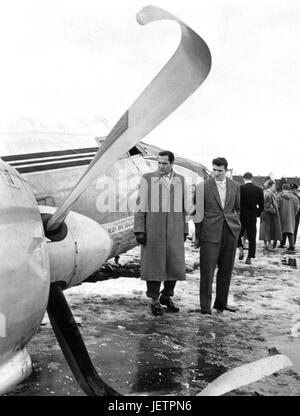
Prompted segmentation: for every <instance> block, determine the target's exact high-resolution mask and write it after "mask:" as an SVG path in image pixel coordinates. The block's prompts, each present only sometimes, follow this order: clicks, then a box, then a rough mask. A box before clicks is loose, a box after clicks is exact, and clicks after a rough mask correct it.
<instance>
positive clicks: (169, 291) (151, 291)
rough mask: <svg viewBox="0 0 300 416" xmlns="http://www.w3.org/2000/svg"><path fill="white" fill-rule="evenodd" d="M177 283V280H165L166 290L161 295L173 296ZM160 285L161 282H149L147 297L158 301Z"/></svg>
mask: <svg viewBox="0 0 300 416" xmlns="http://www.w3.org/2000/svg"><path fill="white" fill-rule="evenodd" d="M176 282H177V280H165V281H164V288H163V290H162V291H161V293H162V294H163V295H165V296H173V295H174V288H175V285H176ZM160 284H161V282H160V281H156V280H155V281H154V280H147V292H146V295H147V297H148V298H151V299H157V298H158V296H159V289H160Z"/></svg>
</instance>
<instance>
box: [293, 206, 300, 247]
mask: <svg viewBox="0 0 300 416" xmlns="http://www.w3.org/2000/svg"><path fill="white" fill-rule="evenodd" d="M299 218H300V210H299V211H298V212H297V215H296V217H295V230H294V243H295V244H296V241H297V234H298V227H299Z"/></svg>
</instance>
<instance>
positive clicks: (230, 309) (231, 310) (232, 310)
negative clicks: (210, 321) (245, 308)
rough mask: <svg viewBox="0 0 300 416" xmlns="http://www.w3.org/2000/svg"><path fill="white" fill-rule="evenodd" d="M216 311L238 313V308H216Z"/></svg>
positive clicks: (227, 306)
mask: <svg viewBox="0 0 300 416" xmlns="http://www.w3.org/2000/svg"><path fill="white" fill-rule="evenodd" d="M214 309H216V310H217V311H218V312H219V313H221V312H223V311H228V312H237V311H238V308H236V307H234V306H229V305H226V306H224V308H216V307H214Z"/></svg>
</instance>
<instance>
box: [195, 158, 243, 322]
mask: <svg viewBox="0 0 300 416" xmlns="http://www.w3.org/2000/svg"><path fill="white" fill-rule="evenodd" d="M212 167H213V175H214V177H213V178H210V179H206V180H205V181H204V182H201V183H200V184H199V185H197V186H196V200H195V203H196V214H195V217H194V222H195V228H196V237H197V240H198V241H199V244H200V307H201V313H202V314H210V315H212V310H211V300H212V283H213V277H214V272H215V268H216V266H218V272H217V282H216V283H217V284H216V299H215V302H214V309H217V311H218V312H223V311H224V310H227V311H230V312H236V308H234V307H232V306H230V305H228V304H227V299H228V293H229V286H230V280H231V275H232V270H233V265H234V260H235V252H236V246H237V240H238V237H239V233H240V229H241V223H240V219H239V210H240V187H239V184H238V183H237V182H235V181H233V180H231V179H230V178H228V177H227V176H226V172H227V167H228V162H227V160H226V159H225V158H223V157H218V158H215V159H214V160H213V161H212Z"/></svg>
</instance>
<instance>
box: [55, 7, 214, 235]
mask: <svg viewBox="0 0 300 416" xmlns="http://www.w3.org/2000/svg"><path fill="white" fill-rule="evenodd" d="M164 19H169V20H173V21H175V22H177V23H178V24H179V25H180V28H181V41H180V43H179V46H178V48H177V50H176V51H175V53H174V54H173V56H172V57H171V58H170V60H169V61H168V62H167V64H166V65H165V66H164V67H163V68H162V70H161V71H160V72H159V73H158V74H157V75H156V77H155V78H154V79H153V80H152V81H151V83H150V84H149V85H148V86H147V87H146V88H145V90H144V91H143V92H142V93H141V94H140V96H139V97H138V98H137V99H136V101H135V102H134V103H133V104H132V105H131V107H130V108H129V109H128V110H127V111H126V112H125V114H124V115H123V116H122V117H121V118H120V120H119V121H118V122H117V124H116V125H115V126H114V127H113V129H112V130H111V132H110V133H109V134H108V136H107V138H106V140H105V141H104V143H103V144H102V146H101V148H100V149H99V151H98V153H97V154H96V155H95V157H94V159H93V160H92V162H91V163H90V165H89V167H88V168H87V170H86V171H85V173H84V174H83V175H82V177H81V178H80V180H79V181H78V183H77V184H76V185H75V186H74V188H73V190H72V191H71V192H70V194H69V195H68V196H67V197H66V199H65V201H64V202H63V204H62V205H61V206H60V208H58V210H57V211H56V212H55V213H54V215H53V216H52V218H50V220H49V222H48V224H47V230H48V231H51V230H55V229H56V228H57V227H58V226H59V225H60V224H61V223H62V222H63V221H64V219H65V217H66V216H67V214H68V212H69V210H70V208H71V206H72V205H73V203H74V202H75V201H77V199H78V198H79V197H80V195H81V194H82V193H83V192H84V191H85V189H86V188H87V187H88V186H89V185H90V184H91V183H92V182H93V181H94V180H95V179H96V178H97V177H98V176H99V175H100V173H101V172H103V171H104V170H105V168H107V167H108V166H110V165H111V164H112V163H114V162H115V161H116V160H117V159H118V158H119V157H120V156H122V155H123V154H124V153H126V152H127V151H128V150H129V149H131V147H133V146H134V145H135V144H136V143H138V142H139V141H140V140H142V138H143V137H144V136H146V135H147V134H148V133H149V132H150V131H151V130H153V129H154V128H155V127H156V126H157V125H158V124H159V123H161V122H162V121H163V120H164V119H165V118H166V117H167V116H168V115H170V114H171V113H172V112H173V111H174V110H175V109H176V108H177V107H178V106H179V105H180V104H182V103H183V102H184V101H185V100H186V99H187V98H188V97H189V96H190V95H191V94H192V93H193V92H194V91H195V90H196V89H197V88H198V87H199V85H201V84H202V82H203V81H204V80H205V78H206V77H207V75H208V73H209V71H210V68H211V54H210V50H209V48H208V46H207V45H206V43H205V42H204V40H203V39H201V37H200V36H199V35H198V34H197V33H195V32H194V31H193V30H192V29H191V28H189V27H188V26H187V25H186V24H185V23H183V22H182V21H181V20H180V19H178V18H177V17H175V16H173V15H172V14H170V13H168V12H167V11H165V10H162V9H160V8H158V7H155V6H147V7H144V8H143V9H142V10H141V11H140V12H139V13H138V14H137V21H138V22H139V23H140V24H142V25H143V24H147V23H149V22H153V21H157V20H164Z"/></svg>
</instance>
